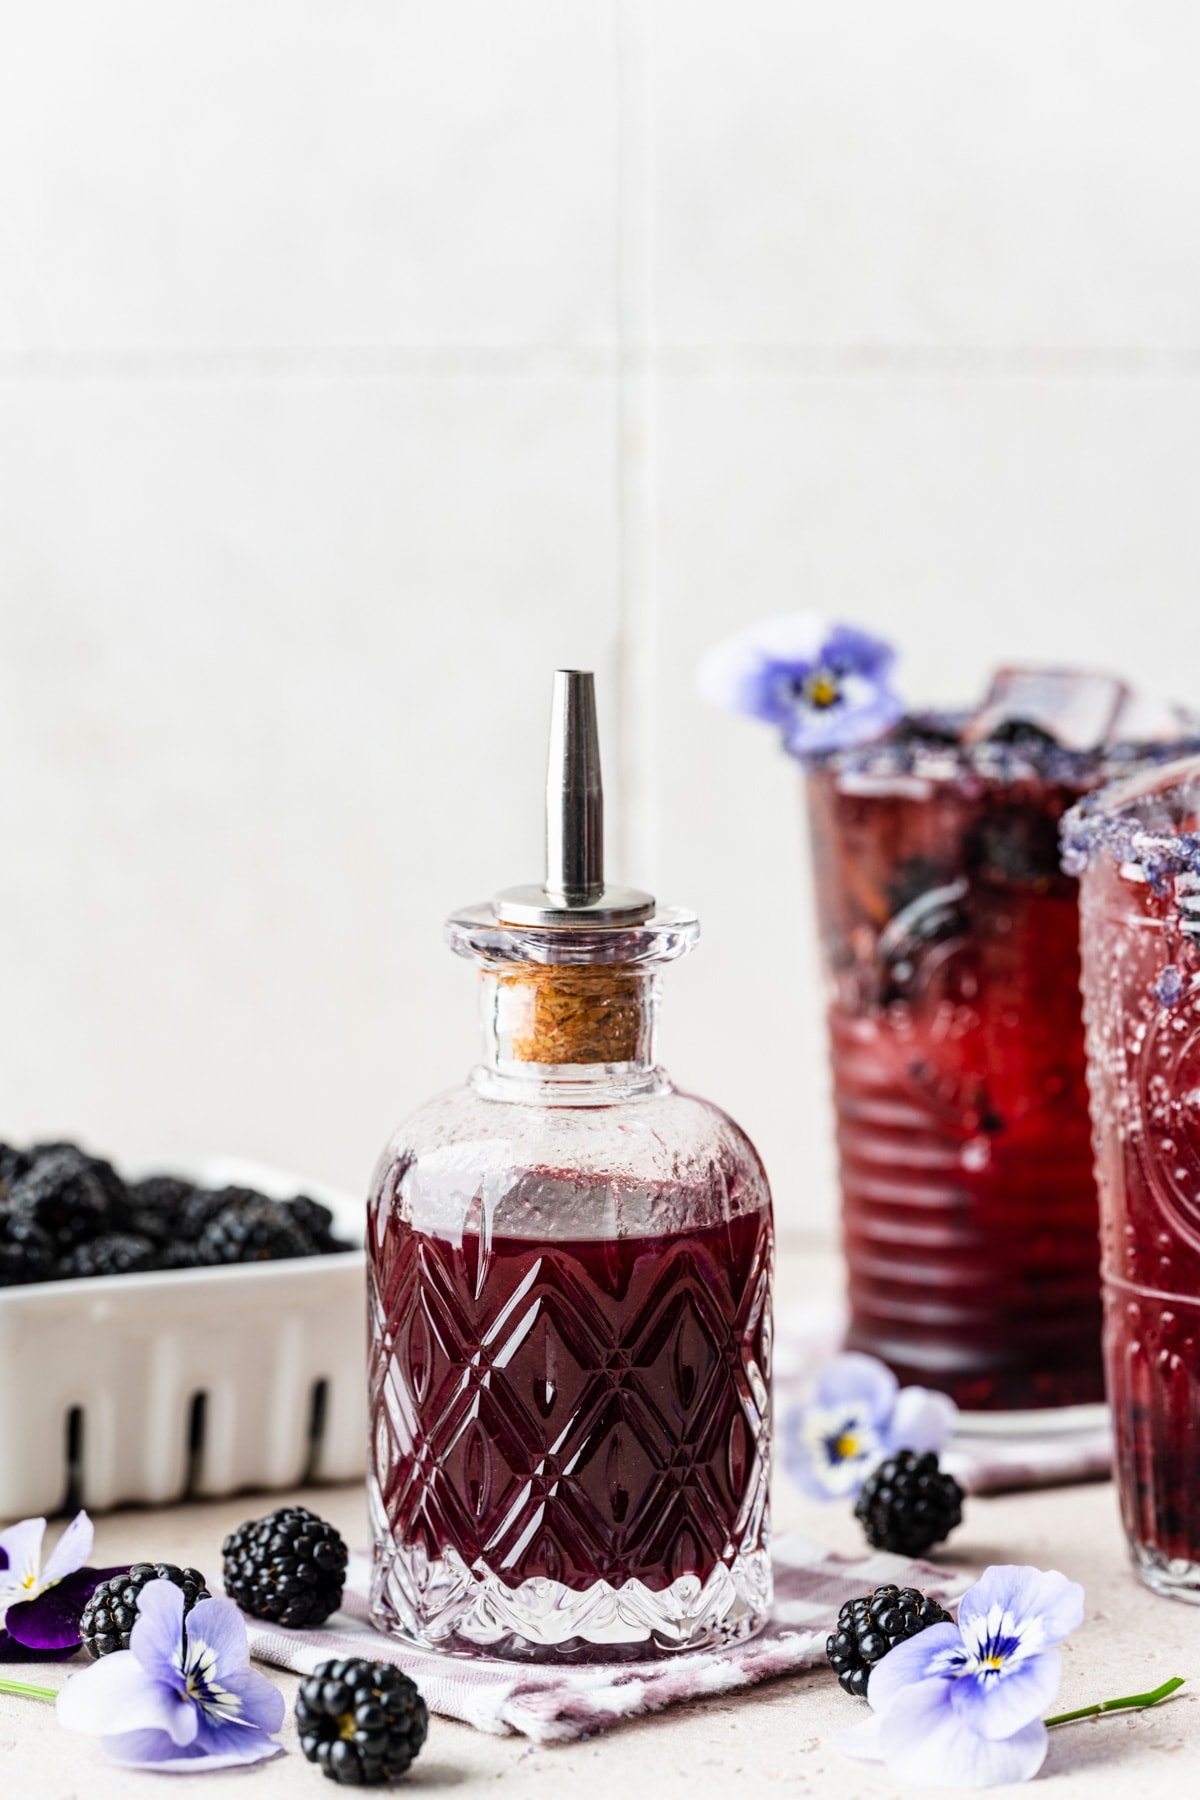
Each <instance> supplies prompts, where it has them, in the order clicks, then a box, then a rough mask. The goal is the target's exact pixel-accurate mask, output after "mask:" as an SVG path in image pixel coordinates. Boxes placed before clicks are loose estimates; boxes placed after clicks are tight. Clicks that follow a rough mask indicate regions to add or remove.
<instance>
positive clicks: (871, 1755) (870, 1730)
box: [833, 1712, 884, 1762]
mask: <svg viewBox="0 0 1200 1800" xmlns="http://www.w3.org/2000/svg"><path fill="white" fill-rule="evenodd" d="M883 1732H884V1716H883V1714H882V1713H876V1712H873V1713H868V1714H867V1716H866V1718H865V1719H863V1720H862V1721H861V1722H860V1723H859V1724H858V1725H852V1726H851V1727H850V1729H849V1731H839V1732H838V1734H837V1736H836V1737H835V1738H834V1740H833V1741H834V1744H835V1746H836V1747H837V1749H839V1750H841V1751H842V1752H843V1753H844V1754H845V1755H846V1756H857V1757H858V1758H859V1760H860V1761H861V1762H882V1761H883Z"/></svg>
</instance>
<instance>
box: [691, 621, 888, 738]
mask: <svg viewBox="0 0 1200 1800" xmlns="http://www.w3.org/2000/svg"><path fill="white" fill-rule="evenodd" d="M894 661H895V653H894V652H893V650H892V649H891V646H890V645H888V644H885V643H884V642H883V641H882V640H881V639H880V638H874V637H870V636H869V635H868V634H867V633H866V632H865V631H859V630H858V629H857V628H856V627H855V626H853V625H838V624H833V623H831V622H830V621H829V620H827V619H823V618H820V617H818V616H817V615H816V614H815V613H790V614H788V615H786V616H784V617H783V618H777V619H762V620H760V621H759V622H758V623H757V624H755V625H751V626H749V627H748V628H747V629H746V630H745V631H741V632H738V633H737V634H736V636H734V637H731V638H726V640H725V641H724V642H723V643H720V644H717V645H716V646H715V647H714V648H713V649H712V650H710V651H709V653H708V655H707V656H706V657H705V658H704V661H703V662H702V663H701V665H700V674H699V685H700V691H701V693H702V694H703V695H704V697H705V699H707V700H711V701H712V702H713V703H714V704H715V705H717V706H722V707H725V708H726V709H727V710H728V711H730V712H740V713H748V714H749V715H750V717H751V718H755V719H764V720H765V721H766V722H767V724H769V725H777V726H779V728H780V729H781V730H782V732H783V734H784V742H785V743H786V745H787V747H788V749H789V750H790V751H791V752H792V753H793V755H795V756H801V757H803V756H811V755H818V754H820V753H821V752H822V751H825V750H839V749H842V748H844V747H845V746H846V745H848V744H861V743H865V742H866V741H867V740H868V739H870V738H875V737H879V736H881V735H882V733H883V732H885V731H887V730H888V728H889V727H890V726H892V725H894V724H895V723H896V720H897V719H898V718H900V716H901V714H902V713H903V711H904V707H903V703H902V702H901V700H900V699H899V697H898V695H897V694H896V693H895V692H894V690H893V689H892V688H891V686H890V685H889V676H890V674H891V670H892V664H893V662H894Z"/></svg>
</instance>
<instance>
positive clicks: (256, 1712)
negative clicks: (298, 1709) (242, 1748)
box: [221, 1669, 287, 1731]
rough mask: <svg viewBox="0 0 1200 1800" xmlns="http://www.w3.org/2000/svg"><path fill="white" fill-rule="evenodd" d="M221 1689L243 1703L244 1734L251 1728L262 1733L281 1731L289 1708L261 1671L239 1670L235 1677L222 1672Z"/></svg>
mask: <svg viewBox="0 0 1200 1800" xmlns="http://www.w3.org/2000/svg"><path fill="white" fill-rule="evenodd" d="M221 1686H222V1687H223V1688H226V1689H227V1690H228V1691H229V1692H230V1693H231V1694H236V1695H237V1698H238V1699H239V1700H240V1701H241V1707H242V1719H243V1721H244V1724H243V1726H242V1729H243V1730H244V1729H245V1727H246V1726H247V1725H249V1726H251V1727H253V1728H256V1729H258V1730H259V1731H278V1730H279V1728H280V1726H281V1725H282V1724H283V1721H284V1716H285V1714H286V1712H287V1706H286V1704H285V1702H284V1698H283V1695H282V1694H281V1693H280V1691H279V1689H278V1688H277V1687H276V1686H275V1683H274V1682H273V1681H270V1680H268V1678H267V1676H265V1675H263V1674H261V1673H260V1671H259V1670H258V1669H235V1670H234V1671H233V1673H232V1674H226V1673H225V1672H224V1671H222V1675H221Z"/></svg>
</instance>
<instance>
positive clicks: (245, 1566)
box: [222, 1506, 346, 1629]
mask: <svg viewBox="0 0 1200 1800" xmlns="http://www.w3.org/2000/svg"><path fill="white" fill-rule="evenodd" d="M222 1548H223V1550H224V1554H225V1592H226V1593H227V1594H228V1595H229V1597H230V1599H231V1600H236V1601H237V1604H238V1605H239V1606H240V1607H241V1609H242V1611H243V1612H248V1613H252V1614H253V1615H254V1617H255V1618H256V1619H269V1620H271V1621H272V1623H274V1624H277V1625H287V1626H289V1627H291V1628H293V1629H302V1628H303V1627H304V1626H307V1625H321V1624H323V1623H324V1621H325V1620H326V1619H327V1618H328V1617H329V1615H330V1613H331V1612H336V1611H337V1609H338V1607H339V1606H340V1605H341V1603H342V1589H343V1588H344V1587H345V1584H346V1546H345V1544H344V1543H343V1541H342V1538H341V1536H340V1534H339V1533H338V1532H336V1531H335V1530H334V1528H333V1526H332V1525H327V1524H326V1523H325V1521H324V1520H323V1519H318V1517H317V1515H316V1514H315V1513H311V1512H309V1510H308V1508H307V1507H305V1506H281V1507H280V1508H279V1510H278V1512H273V1513H271V1514H269V1515H268V1517H267V1518H265V1519H248V1520H247V1521H246V1523H245V1524H244V1525H241V1526H239V1528H238V1529H237V1531H231V1532H230V1534H229V1536H228V1537H227V1538H226V1539H225V1543H224V1545H223V1546H222Z"/></svg>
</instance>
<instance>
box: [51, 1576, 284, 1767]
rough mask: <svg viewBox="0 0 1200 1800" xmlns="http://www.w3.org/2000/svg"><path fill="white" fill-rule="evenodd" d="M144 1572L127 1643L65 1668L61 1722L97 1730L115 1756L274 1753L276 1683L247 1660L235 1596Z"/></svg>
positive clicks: (191, 1762)
mask: <svg viewBox="0 0 1200 1800" xmlns="http://www.w3.org/2000/svg"><path fill="white" fill-rule="evenodd" d="M183 1604H184V1603H183V1592H182V1589H180V1588H177V1587H176V1586H175V1584H174V1583H173V1582H170V1581H151V1582H148V1583H147V1585H146V1586H145V1587H144V1588H143V1589H142V1591H141V1593H140V1594H139V1595H138V1616H137V1620H136V1622H135V1624H134V1627H133V1630H132V1632H131V1633H130V1638H129V1645H130V1647H129V1649H128V1650H116V1651H113V1652H112V1654H111V1655H109V1656H104V1657H101V1659H100V1661H99V1662H96V1663H93V1664H92V1665H91V1667H90V1668H87V1669H83V1670H81V1671H80V1673H79V1674H78V1675H74V1676H72V1678H71V1680H70V1681H68V1682H67V1684H66V1686H65V1687H64V1688H63V1690H62V1692H61V1693H60V1694H59V1696H58V1717H59V1722H60V1723H61V1724H63V1725H65V1726H66V1728H67V1730H68V1731H82V1732H87V1733H89V1734H90V1735H92V1736H95V1737H99V1738H100V1740H101V1744H102V1747H103V1749H104V1752H105V1754H106V1755H107V1756H109V1757H110V1758H111V1759H112V1761H113V1762H118V1763H123V1764H125V1766H126V1767H128V1768H132V1769H161V1770H166V1771H171V1772H176V1773H179V1774H192V1773H194V1772H199V1771H201V1770H205V1769H227V1768H233V1767H235V1766H237V1765H239V1764H241V1763H253V1762H262V1761H263V1760H264V1759H265V1758H267V1757H269V1756H277V1755H278V1754H279V1752H280V1751H281V1750H282V1748H283V1745H282V1744H280V1743H277V1742H276V1740H275V1738H274V1737H273V1736H272V1733H273V1732H276V1731H278V1730H279V1728H280V1726H281V1725H282V1724H283V1715H284V1703H283V1695H282V1694H281V1693H280V1692H279V1689H278V1688H277V1687H275V1686H274V1685H273V1683H271V1682H270V1681H268V1680H267V1678H266V1676H265V1675H260V1674H259V1673H258V1671H257V1669H252V1668H251V1667H250V1650H249V1646H248V1644H247V1642H246V1627H245V1624H244V1622H243V1620H242V1616H241V1614H240V1613H239V1611H238V1609H237V1607H236V1606H235V1605H234V1604H233V1601H232V1600H198V1601H197V1602H196V1604H195V1606H194V1607H193V1608H192V1610H191V1612H190V1613H189V1614H188V1616H187V1619H186V1621H185V1620H184V1616H183Z"/></svg>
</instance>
